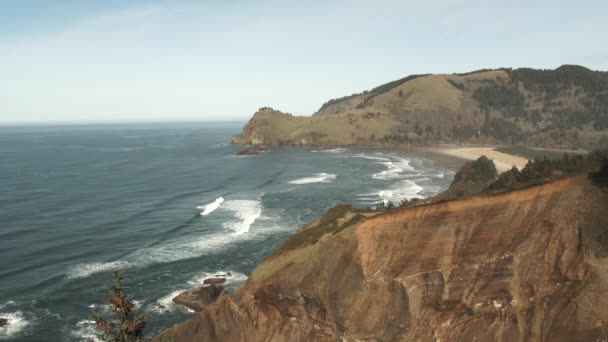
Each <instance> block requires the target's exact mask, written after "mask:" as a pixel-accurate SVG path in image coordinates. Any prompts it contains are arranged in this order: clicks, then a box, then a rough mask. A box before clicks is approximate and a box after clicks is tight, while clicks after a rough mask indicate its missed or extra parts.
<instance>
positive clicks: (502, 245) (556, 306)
mask: <svg viewBox="0 0 608 342" xmlns="http://www.w3.org/2000/svg"><path fill="white" fill-rule="evenodd" d="M606 208H608V195H607V193H606V189H605V188H602V187H600V186H598V185H596V184H595V183H594V182H591V181H590V180H589V179H588V177H587V176H578V177H574V178H567V179H562V180H558V181H555V182H551V183H547V184H543V185H539V186H533V187H528V188H524V189H520V190H516V191H511V192H506V193H501V194H496V195H478V196H474V197H470V198H467V199H461V200H453V201H448V202H441V203H435V204H429V205H420V206H414V207H411V208H406V209H397V210H392V211H388V212H373V211H361V210H355V209H352V208H350V207H348V206H341V207H337V208H334V209H332V210H331V211H330V212H328V213H327V214H326V215H325V216H324V217H322V218H321V219H319V220H317V221H315V222H312V223H310V224H308V225H305V226H304V227H302V228H301V229H300V230H299V231H298V232H297V233H296V234H294V236H292V237H291V238H290V239H289V240H287V241H286V242H285V243H284V245H283V246H281V247H280V248H279V249H278V250H277V251H276V252H275V253H274V254H273V255H271V256H270V257H268V258H267V259H266V260H265V261H264V262H263V263H262V264H261V265H260V266H259V267H258V268H256V270H255V271H254V272H253V274H252V275H251V277H250V278H249V279H248V281H247V282H246V283H245V284H244V285H243V286H242V287H241V288H240V289H239V290H238V291H237V292H236V293H235V294H232V295H229V296H224V297H222V298H221V299H220V300H219V302H217V303H216V304H214V305H212V306H210V307H208V308H206V309H205V310H204V311H202V312H200V313H197V314H196V315H195V316H194V317H193V318H191V319H190V320H188V321H186V322H184V323H182V324H180V325H178V326H176V327H175V328H173V329H171V330H169V331H167V333H171V334H176V336H177V341H312V340H315V341H335V340H341V339H344V340H348V341H355V340H370V341H375V340H384V341H596V340H602V339H605V338H607V337H608V330H607V325H606V324H608V305H607V304H608V262H607V259H606V256H607V254H606V251H607V250H608V249H607V248H606V247H607V246H608V243H606V241H608V239H606V236H608V233H607V231H608V216H607V215H605V211H606Z"/></svg>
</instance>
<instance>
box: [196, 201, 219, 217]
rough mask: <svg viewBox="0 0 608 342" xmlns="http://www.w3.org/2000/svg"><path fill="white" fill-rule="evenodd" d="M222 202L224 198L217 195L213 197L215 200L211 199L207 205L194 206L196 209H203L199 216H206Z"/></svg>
mask: <svg viewBox="0 0 608 342" xmlns="http://www.w3.org/2000/svg"><path fill="white" fill-rule="evenodd" d="M222 203H224V198H223V197H218V198H216V199H215V201H213V202H211V203H209V204H207V205H201V206H198V207H196V209H202V210H203V211H202V212H201V216H207V215H209V214H211V213H212V212H213V211H215V210H216V209H217V208H219V207H220V205H222Z"/></svg>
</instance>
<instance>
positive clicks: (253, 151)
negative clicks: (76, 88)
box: [236, 147, 265, 157]
mask: <svg viewBox="0 0 608 342" xmlns="http://www.w3.org/2000/svg"><path fill="white" fill-rule="evenodd" d="M264 151H265V150H264V149H263V148H261V147H257V148H251V149H248V150H243V151H239V152H237V153H236V156H238V157H244V156H257V155H258V154H260V153H262V152H264Z"/></svg>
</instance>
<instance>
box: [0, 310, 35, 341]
mask: <svg viewBox="0 0 608 342" xmlns="http://www.w3.org/2000/svg"><path fill="white" fill-rule="evenodd" d="M0 317H2V318H5V319H7V320H8V324H7V325H5V326H3V327H1V328H0V340H8V339H12V338H13V337H15V336H16V335H18V334H19V333H21V332H23V329H25V328H26V327H27V326H28V325H29V324H30V323H29V322H28V321H27V320H26V319H25V317H24V316H23V313H22V312H21V311H16V312H0Z"/></svg>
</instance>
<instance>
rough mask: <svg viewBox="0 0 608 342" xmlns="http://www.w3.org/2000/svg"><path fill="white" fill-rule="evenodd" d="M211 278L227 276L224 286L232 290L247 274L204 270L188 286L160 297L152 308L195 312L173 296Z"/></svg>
mask: <svg viewBox="0 0 608 342" xmlns="http://www.w3.org/2000/svg"><path fill="white" fill-rule="evenodd" d="M209 278H225V279H226V282H225V283H224V284H223V286H224V287H226V288H228V289H232V290H235V289H236V288H237V287H238V286H240V285H241V284H243V283H244V282H245V281H246V280H247V276H246V275H244V274H242V273H239V272H234V271H218V272H202V273H199V274H196V275H195V276H194V277H192V279H190V280H188V281H187V286H184V287H181V288H179V289H176V290H173V291H171V292H170V293H168V294H167V295H165V296H163V297H161V298H159V299H158V300H157V301H156V305H155V307H154V308H152V309H155V310H157V311H158V312H159V313H164V312H166V311H173V310H175V309H176V308H180V309H182V310H185V311H188V312H194V311H192V310H190V309H188V308H186V307H184V306H181V305H177V304H175V303H174V302H173V298H175V297H177V296H178V295H179V294H181V293H182V292H184V291H188V290H192V289H193V288H196V287H201V286H205V285H204V284H203V283H204V282H205V280H206V279H209Z"/></svg>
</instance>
